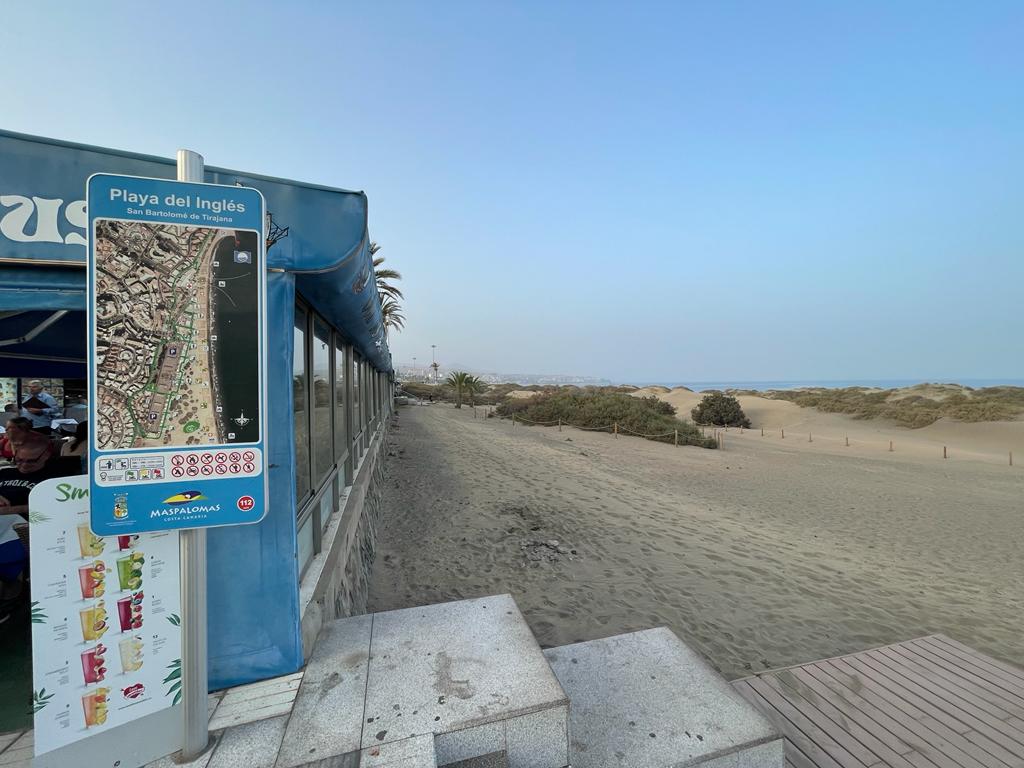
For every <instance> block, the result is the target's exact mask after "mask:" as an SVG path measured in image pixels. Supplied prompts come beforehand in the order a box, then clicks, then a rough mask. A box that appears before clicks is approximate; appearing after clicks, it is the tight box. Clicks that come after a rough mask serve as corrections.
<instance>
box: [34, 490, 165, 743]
mask: <svg viewBox="0 0 1024 768" xmlns="http://www.w3.org/2000/svg"><path fill="white" fill-rule="evenodd" d="M29 510H30V514H29V523H30V525H29V538H30V540H31V569H32V667H33V711H34V715H35V751H36V754H37V755H41V754H44V753H46V752H49V751H51V750H54V749H58V748H60V747H63V746H66V745H68V744H70V743H73V742H75V741H77V740H79V739H82V738H86V737H88V736H90V735H92V734H94V733H100V732H102V731H105V730H108V729H110V728H114V727H117V726H120V725H124V724H126V723H128V722H131V721H132V720H135V719H137V718H139V717H142V716H144V715H148V714H150V713H152V712H156V711H158V710H161V709H164V708H166V707H170V706H173V705H174V704H176V703H177V701H178V700H179V699H180V688H181V684H180V683H181V677H180V675H181V667H180V665H181V630H180V628H179V624H180V609H179V605H180V593H179V581H178V534H177V533H176V532H160V533H145V534H138V535H133V534H128V535H123V536H110V537H105V538H99V537H97V536H95V535H94V534H93V533H92V531H91V530H90V528H89V478H88V477H87V476H84V475H83V476H79V477H62V478H56V479H53V480H47V481H46V482H43V483H40V484H39V485H37V486H36V487H35V488H34V489H33V490H32V494H31V496H30V497H29Z"/></svg>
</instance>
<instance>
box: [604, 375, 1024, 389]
mask: <svg viewBox="0 0 1024 768" xmlns="http://www.w3.org/2000/svg"><path fill="white" fill-rule="evenodd" d="M925 381H926V380H924V379H840V380H835V381H830V380H814V379H808V380H795V381H672V382H665V381H647V382H634V381H630V382H628V383H629V384H634V385H635V386H638V387H655V386H660V387H688V388H689V389H692V390H693V391H694V392H705V391H707V390H709V389H753V390H757V391H759V392H764V391H765V390H769V389H800V388H802V387H829V388H831V389H839V388H842V387H878V388H880V389H897V388H899V387H912V386H914V385H915V384H921V383H925ZM623 383H626V382H623ZM927 383H930V384H962V385H964V386H967V387H973V388H974V389H980V388H982V387H1024V379H1009V378H1008V379H970V378H952V379H942V380H937V381H936V380H932V381H927Z"/></svg>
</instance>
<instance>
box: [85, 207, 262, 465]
mask: <svg viewBox="0 0 1024 768" xmlns="http://www.w3.org/2000/svg"><path fill="white" fill-rule="evenodd" d="M94 227H95V230H94V244H95V250H94V257H93V258H94V269H95V272H94V274H95V283H96V284H95V297H96V298H95V323H96V332H97V333H96V368H95V376H96V399H97V405H98V408H97V409H96V412H97V422H96V425H95V430H96V438H95V439H96V445H97V447H98V448H99V449H101V450H114V449H121V448H156V447H181V446H202V445H213V444H224V443H235V442H237V443H252V442H257V441H258V440H259V439H260V434H259V422H260V419H259V415H260V414H259V410H260V383H261V372H260V367H259V339H260V329H259V314H258V306H259V301H260V291H261V282H260V273H259V269H260V265H259V264H257V263H255V262H256V261H257V255H258V253H259V243H258V241H257V233H256V232H253V231H249V230H234V229H222V228H216V227H196V226H185V225H180V224H162V223H153V222H144V221H124V220H117V219H96V220H95V223H94Z"/></svg>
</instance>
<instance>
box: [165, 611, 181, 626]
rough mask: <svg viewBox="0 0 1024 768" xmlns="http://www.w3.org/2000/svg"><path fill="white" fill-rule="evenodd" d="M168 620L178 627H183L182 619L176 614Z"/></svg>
mask: <svg viewBox="0 0 1024 768" xmlns="http://www.w3.org/2000/svg"><path fill="white" fill-rule="evenodd" d="M167 620H168V621H169V622H171V624H173V625H174V626H176V627H180V626H181V617H180V616H179V615H178V614H176V613H172V614H171V615H170V616H168V617H167Z"/></svg>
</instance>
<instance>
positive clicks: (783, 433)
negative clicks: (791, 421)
mask: <svg viewBox="0 0 1024 768" xmlns="http://www.w3.org/2000/svg"><path fill="white" fill-rule="evenodd" d="M782 439H783V440H785V439H786V430H785V429H783V430H782Z"/></svg>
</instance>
